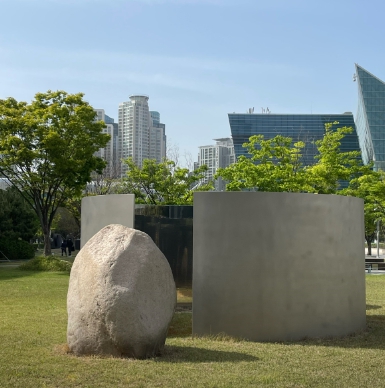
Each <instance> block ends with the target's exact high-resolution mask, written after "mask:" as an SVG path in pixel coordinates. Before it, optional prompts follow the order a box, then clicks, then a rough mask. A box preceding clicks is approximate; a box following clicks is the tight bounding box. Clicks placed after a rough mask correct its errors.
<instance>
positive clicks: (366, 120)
mask: <svg viewBox="0 0 385 388" xmlns="http://www.w3.org/2000/svg"><path fill="white" fill-rule="evenodd" d="M356 77H357V78H356V80H357V81H358V82H357V83H358V109H357V120H356V125H357V133H358V137H359V141H360V147H361V150H362V159H363V161H364V163H365V164H367V163H369V162H371V161H373V162H374V169H375V170H378V169H382V170H385V83H384V82H383V81H381V80H380V79H378V78H377V77H375V76H374V75H373V74H371V73H369V72H368V71H367V70H365V69H363V68H362V67H361V66H358V65H357V64H356Z"/></svg>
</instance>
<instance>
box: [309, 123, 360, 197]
mask: <svg viewBox="0 0 385 388" xmlns="http://www.w3.org/2000/svg"><path fill="white" fill-rule="evenodd" d="M333 124H338V122H334V123H328V124H325V134H324V136H323V138H322V139H321V140H317V141H316V142H315V144H316V146H317V149H318V155H316V157H315V158H316V160H317V163H316V164H314V165H312V166H310V167H308V168H307V174H308V182H309V183H310V185H311V189H309V191H311V192H315V193H318V194H336V193H337V191H338V190H339V189H340V187H341V182H342V181H345V182H350V181H351V180H352V179H354V178H356V177H358V176H359V175H361V174H362V173H363V169H365V168H366V167H365V166H363V164H362V160H361V155H360V152H359V151H347V152H341V140H342V139H343V138H344V137H345V136H346V135H347V134H349V133H351V132H352V131H353V129H352V128H351V127H342V128H337V129H335V130H334V129H333Z"/></svg>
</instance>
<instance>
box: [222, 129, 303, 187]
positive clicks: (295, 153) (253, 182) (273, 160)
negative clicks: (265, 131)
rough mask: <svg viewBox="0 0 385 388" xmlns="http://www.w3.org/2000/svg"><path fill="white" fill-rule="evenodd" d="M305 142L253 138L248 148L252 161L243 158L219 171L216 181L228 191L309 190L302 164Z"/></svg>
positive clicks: (278, 137) (280, 137)
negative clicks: (219, 178)
mask: <svg viewBox="0 0 385 388" xmlns="http://www.w3.org/2000/svg"><path fill="white" fill-rule="evenodd" d="M304 146H305V143H303V142H295V143H293V140H292V139H291V138H289V137H285V136H281V135H277V136H275V137H274V138H272V139H269V140H264V137H263V135H254V136H251V137H250V139H249V142H248V143H244V144H243V147H244V148H247V151H248V153H249V154H250V155H251V158H247V157H246V156H240V157H239V159H238V161H237V162H236V163H234V164H232V165H230V166H228V167H226V168H221V169H218V172H217V174H216V176H215V177H216V178H218V177H222V179H224V180H225V181H228V182H229V183H228V184H227V186H226V190H227V191H239V190H259V191H290V192H299V191H304V189H306V187H307V186H306V171H305V169H304V168H303V164H302V153H301V152H302V149H303V147H304Z"/></svg>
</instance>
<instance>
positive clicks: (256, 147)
mask: <svg viewBox="0 0 385 388" xmlns="http://www.w3.org/2000/svg"><path fill="white" fill-rule="evenodd" d="M336 124H338V123H337V122H335V123H329V124H326V125H325V134H324V137H323V138H322V139H321V140H318V141H316V142H315V144H316V146H317V149H318V153H319V154H318V155H317V156H316V160H317V161H316V163H315V164H314V165H312V166H305V165H304V164H303V156H302V150H303V148H304V147H305V143H304V142H301V141H300V142H293V140H292V139H291V138H290V137H285V136H282V135H277V136H275V137H274V138H272V139H269V140H265V139H264V137H263V135H254V136H251V137H250V139H249V142H248V143H244V144H243V147H244V148H246V149H247V151H248V153H249V154H250V155H251V157H250V158H247V157H246V156H240V157H239V158H238V160H237V162H236V163H234V164H232V165H230V166H228V167H226V168H224V169H218V172H217V174H216V176H215V178H218V177H221V178H222V179H224V180H225V181H228V184H227V186H226V190H227V191H239V190H255V191H256V190H258V191H275V192H279V191H285V192H312V193H319V194H334V193H336V192H337V191H338V189H339V186H340V182H341V181H348V182H349V181H350V180H351V179H354V178H357V177H358V176H359V175H360V174H361V175H362V174H363V173H365V171H367V169H368V168H367V167H365V166H363V165H362V162H361V158H360V153H359V152H358V151H349V152H341V149H340V147H341V140H342V139H343V138H344V136H346V134H349V133H351V131H352V128H347V127H343V128H337V129H333V125H336Z"/></svg>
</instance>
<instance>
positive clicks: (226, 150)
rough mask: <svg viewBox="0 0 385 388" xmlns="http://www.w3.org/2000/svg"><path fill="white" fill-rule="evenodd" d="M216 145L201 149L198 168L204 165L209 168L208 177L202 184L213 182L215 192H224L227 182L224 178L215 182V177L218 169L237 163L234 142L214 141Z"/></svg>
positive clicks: (228, 139) (224, 139) (225, 140)
mask: <svg viewBox="0 0 385 388" xmlns="http://www.w3.org/2000/svg"><path fill="white" fill-rule="evenodd" d="M214 140H215V141H216V144H215V145H207V146H201V147H199V154H198V166H203V165H204V164H205V165H206V166H207V167H208V170H207V171H206V176H205V178H204V179H202V181H201V183H202V184H204V183H208V182H209V181H213V183H214V187H215V191H224V190H225V189H226V182H225V181H223V180H222V178H219V179H216V180H214V175H215V173H216V172H217V170H218V168H225V167H227V166H229V165H230V164H232V163H235V153H234V145H233V140H232V139H231V138H228V137H226V138H221V139H214Z"/></svg>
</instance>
